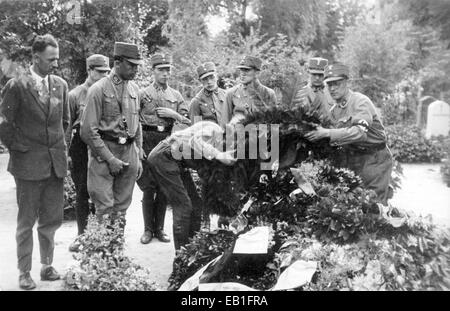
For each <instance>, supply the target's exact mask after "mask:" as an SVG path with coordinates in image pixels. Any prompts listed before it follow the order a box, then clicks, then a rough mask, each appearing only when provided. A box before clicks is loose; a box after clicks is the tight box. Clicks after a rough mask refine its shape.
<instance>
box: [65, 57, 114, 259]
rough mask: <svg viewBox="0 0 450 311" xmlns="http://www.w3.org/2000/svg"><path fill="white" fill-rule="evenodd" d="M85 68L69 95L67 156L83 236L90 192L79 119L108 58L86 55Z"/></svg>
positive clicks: (74, 247)
mask: <svg viewBox="0 0 450 311" xmlns="http://www.w3.org/2000/svg"><path fill="white" fill-rule="evenodd" d="M86 67H87V68H86V70H87V74H88V77H87V79H86V81H85V82H84V83H83V84H81V85H78V86H77V87H75V88H74V89H73V90H71V91H70V92H69V106H70V118H71V122H70V124H71V127H70V129H71V135H72V137H71V143H70V148H69V155H70V158H71V159H72V165H71V167H70V172H71V176H72V179H73V182H74V184H75V191H76V194H77V204H76V206H75V215H76V218H77V227H78V235H81V234H83V232H84V230H85V229H86V225H87V220H88V216H89V193H88V189H87V167H88V151H87V146H86V144H85V143H84V142H83V141H82V140H81V137H80V122H81V116H82V115H83V110H84V107H85V106H86V95H87V91H88V89H89V88H90V87H91V85H93V84H94V83H95V82H97V81H98V80H100V79H102V78H104V77H106V76H107V75H108V74H109V72H110V71H111V68H109V58H108V57H106V56H104V55H100V54H94V55H91V56H89V57H88V58H87V59H86ZM79 245H80V244H79V243H78V241H75V242H74V243H72V244H71V245H70V246H69V250H70V251H72V252H75V251H77V250H78V247H79Z"/></svg>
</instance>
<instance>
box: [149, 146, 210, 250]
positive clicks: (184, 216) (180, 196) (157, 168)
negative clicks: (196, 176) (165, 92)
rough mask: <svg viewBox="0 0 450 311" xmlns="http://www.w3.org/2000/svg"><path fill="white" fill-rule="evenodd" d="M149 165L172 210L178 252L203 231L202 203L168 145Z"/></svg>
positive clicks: (157, 150) (156, 151)
mask: <svg viewBox="0 0 450 311" xmlns="http://www.w3.org/2000/svg"><path fill="white" fill-rule="evenodd" d="M147 164H148V166H149V169H150V172H151V175H152V176H153V178H154V182H155V183H156V184H157V185H158V187H159V189H161V191H163V193H164V195H165V196H166V198H167V201H168V203H169V204H170V205H171V206H172V208H173V238H174V244H175V249H176V250H178V249H180V248H181V246H183V245H186V244H188V243H189V238H190V237H192V236H193V235H194V234H195V232H196V231H199V230H200V225H201V213H202V200H201V198H200V196H199V195H198V193H197V191H196V188H195V184H194V181H193V180H192V176H191V174H190V172H189V170H187V169H185V168H183V167H182V166H181V164H180V162H179V161H177V160H175V159H173V157H172V155H171V151H170V145H169V144H168V143H167V142H166V141H163V142H161V143H160V144H159V145H158V146H156V147H155V148H154V149H153V150H152V152H151V153H150V155H149V156H148V159H147Z"/></svg>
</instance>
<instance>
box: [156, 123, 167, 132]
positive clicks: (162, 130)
mask: <svg viewBox="0 0 450 311" xmlns="http://www.w3.org/2000/svg"><path fill="white" fill-rule="evenodd" d="M156 130H157V131H158V132H164V130H165V127H164V126H163V125H158V126H156Z"/></svg>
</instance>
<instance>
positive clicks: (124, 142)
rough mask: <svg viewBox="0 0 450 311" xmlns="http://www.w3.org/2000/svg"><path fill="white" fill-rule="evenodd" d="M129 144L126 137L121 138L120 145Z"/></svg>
mask: <svg viewBox="0 0 450 311" xmlns="http://www.w3.org/2000/svg"><path fill="white" fill-rule="evenodd" d="M126 143H127V139H126V137H119V145H125V144H126Z"/></svg>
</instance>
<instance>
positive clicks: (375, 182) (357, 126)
mask: <svg viewBox="0 0 450 311" xmlns="http://www.w3.org/2000/svg"><path fill="white" fill-rule="evenodd" d="M349 76H350V74H349V69H348V67H347V66H345V65H344V64H342V63H336V64H333V65H329V66H327V68H326V69H325V83H327V85H328V88H329V90H330V94H331V96H332V97H333V99H334V100H335V101H336V105H335V106H334V107H333V108H332V109H331V118H332V121H333V122H335V124H336V127H337V128H336V129H325V128H322V127H318V128H317V129H316V130H315V131H312V132H310V133H308V134H307V135H306V138H307V139H309V140H310V141H317V140H319V139H323V138H329V139H330V143H331V144H332V145H335V146H343V147H344V148H343V151H344V152H343V157H342V159H340V163H339V164H340V166H342V167H347V168H349V169H351V170H353V171H355V173H356V174H358V175H359V176H360V177H361V179H362V180H363V183H364V185H365V186H366V187H367V188H368V189H371V190H374V191H375V192H376V193H377V195H378V199H379V201H380V202H381V203H383V204H387V200H388V196H389V184H390V178H391V171H392V155H391V152H390V150H389V149H388V147H387V146H386V132H385V130H384V126H383V124H382V123H381V119H380V116H379V114H378V112H377V110H376V108H375V106H374V104H373V103H372V101H371V100H370V99H369V98H368V97H367V96H365V95H363V94H361V93H358V92H353V91H352V90H350V89H349V86H348V79H349Z"/></svg>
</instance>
